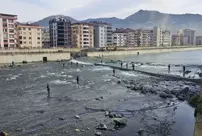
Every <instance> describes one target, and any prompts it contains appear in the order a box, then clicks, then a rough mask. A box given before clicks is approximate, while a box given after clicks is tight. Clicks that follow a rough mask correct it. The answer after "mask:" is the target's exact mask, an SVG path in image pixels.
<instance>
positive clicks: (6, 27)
mask: <svg viewBox="0 0 202 136" xmlns="http://www.w3.org/2000/svg"><path fill="white" fill-rule="evenodd" d="M16 20H17V15H10V14H2V13H0V48H15V47H16V45H17V44H16V43H17V41H16V26H15V21H16Z"/></svg>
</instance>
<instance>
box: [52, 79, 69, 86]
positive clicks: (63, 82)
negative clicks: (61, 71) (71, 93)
mask: <svg viewBox="0 0 202 136" xmlns="http://www.w3.org/2000/svg"><path fill="white" fill-rule="evenodd" d="M50 83H51V84H58V85H61V84H69V83H68V82H67V81H65V80H59V79H58V80H53V81H51V82H50Z"/></svg>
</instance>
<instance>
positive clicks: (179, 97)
mask: <svg viewBox="0 0 202 136" xmlns="http://www.w3.org/2000/svg"><path fill="white" fill-rule="evenodd" d="M177 98H178V100H180V101H184V100H185V99H184V97H183V96H182V95H179V96H177Z"/></svg>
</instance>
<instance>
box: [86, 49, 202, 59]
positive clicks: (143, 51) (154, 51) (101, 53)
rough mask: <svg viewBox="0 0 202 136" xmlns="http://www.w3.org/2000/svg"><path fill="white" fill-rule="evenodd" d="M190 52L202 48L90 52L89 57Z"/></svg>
mask: <svg viewBox="0 0 202 136" xmlns="http://www.w3.org/2000/svg"><path fill="white" fill-rule="evenodd" d="M190 50H202V47H193V48H170V49H148V50H141V49H139V50H138V49H137V50H131V51H130V50H129V51H105V52H88V53H87V56H88V57H99V56H102V55H103V56H116V55H134V54H137V52H139V53H140V54H149V53H163V52H179V51H190Z"/></svg>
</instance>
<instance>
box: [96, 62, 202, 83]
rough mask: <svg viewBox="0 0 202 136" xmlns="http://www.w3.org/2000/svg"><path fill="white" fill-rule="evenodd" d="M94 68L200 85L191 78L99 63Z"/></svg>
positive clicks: (198, 81)
mask: <svg viewBox="0 0 202 136" xmlns="http://www.w3.org/2000/svg"><path fill="white" fill-rule="evenodd" d="M95 66H106V67H111V68H113V69H118V70H123V71H136V72H139V73H142V74H145V75H150V76H155V77H162V78H166V79H172V80H181V81H189V82H194V83H197V84H200V83H201V79H192V78H185V77H180V76H174V75H169V74H159V73H152V72H146V71H141V70H132V69H127V68H121V67H117V66H111V65H106V64H99V63H96V64H95Z"/></svg>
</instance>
